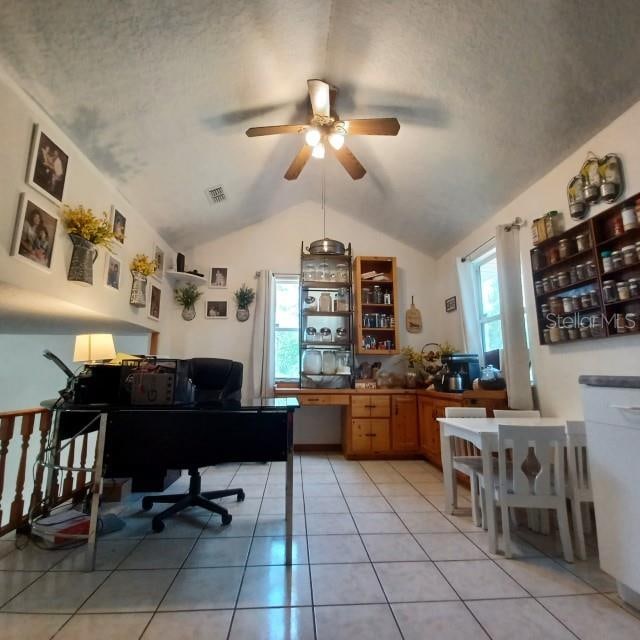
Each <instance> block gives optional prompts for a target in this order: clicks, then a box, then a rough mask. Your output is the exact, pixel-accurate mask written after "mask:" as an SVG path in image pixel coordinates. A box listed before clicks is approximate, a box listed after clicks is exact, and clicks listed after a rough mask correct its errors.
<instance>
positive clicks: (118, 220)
mask: <svg viewBox="0 0 640 640" xmlns="http://www.w3.org/2000/svg"><path fill="white" fill-rule="evenodd" d="M111 225H112V227H111V229H112V231H113V239H114V240H115V241H116V242H119V243H120V244H124V239H125V233H126V227H127V219H126V218H125V216H124V214H123V213H122V212H121V211H118V209H116V207H115V205H113V206H112V207H111Z"/></svg>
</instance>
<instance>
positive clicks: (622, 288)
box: [616, 280, 630, 300]
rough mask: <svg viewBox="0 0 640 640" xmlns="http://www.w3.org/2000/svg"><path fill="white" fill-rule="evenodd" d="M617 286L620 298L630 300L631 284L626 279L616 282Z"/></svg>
mask: <svg viewBox="0 0 640 640" xmlns="http://www.w3.org/2000/svg"><path fill="white" fill-rule="evenodd" d="M616 287H617V289H618V298H620V300H628V299H629V298H630V295H629V285H628V284H627V282H626V281H625V280H623V281H622V282H618V283H616Z"/></svg>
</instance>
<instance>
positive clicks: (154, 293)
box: [149, 284, 162, 320]
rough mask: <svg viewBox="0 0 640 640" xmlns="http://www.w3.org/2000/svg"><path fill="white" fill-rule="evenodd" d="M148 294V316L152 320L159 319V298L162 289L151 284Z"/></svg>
mask: <svg viewBox="0 0 640 640" xmlns="http://www.w3.org/2000/svg"><path fill="white" fill-rule="evenodd" d="M150 294H151V295H149V317H150V318H151V319H152V320H160V298H161V296H162V290H161V289H160V287H156V285H155V284H152V285H151V292H150Z"/></svg>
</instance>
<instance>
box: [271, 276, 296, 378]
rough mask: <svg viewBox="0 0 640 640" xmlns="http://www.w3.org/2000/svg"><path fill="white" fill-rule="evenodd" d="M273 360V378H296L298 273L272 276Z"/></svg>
mask: <svg viewBox="0 0 640 640" xmlns="http://www.w3.org/2000/svg"><path fill="white" fill-rule="evenodd" d="M274 283H275V296H274V322H273V326H274V340H273V343H274V361H275V380H276V382H277V381H287V380H289V381H290V380H297V379H298V378H299V376H300V359H299V340H300V337H299V322H300V310H299V306H298V305H299V302H298V300H299V298H298V288H299V276H297V275H293V276H292V275H278V274H276V275H275V276H274Z"/></svg>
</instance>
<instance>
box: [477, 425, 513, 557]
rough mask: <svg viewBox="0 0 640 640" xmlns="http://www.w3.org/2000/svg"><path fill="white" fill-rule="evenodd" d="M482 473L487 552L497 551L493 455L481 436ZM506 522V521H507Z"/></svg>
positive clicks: (487, 442)
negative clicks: (487, 536) (487, 535)
mask: <svg viewBox="0 0 640 640" xmlns="http://www.w3.org/2000/svg"><path fill="white" fill-rule="evenodd" d="M481 454H482V474H483V476H484V500H485V502H484V509H485V512H486V513H485V521H486V523H487V531H488V533H489V553H497V551H498V532H497V529H496V503H495V499H494V491H493V486H494V481H493V456H492V455H491V444H490V442H489V441H488V439H487V438H486V437H485V436H484V435H483V436H482V451H481ZM507 524H508V523H507Z"/></svg>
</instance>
